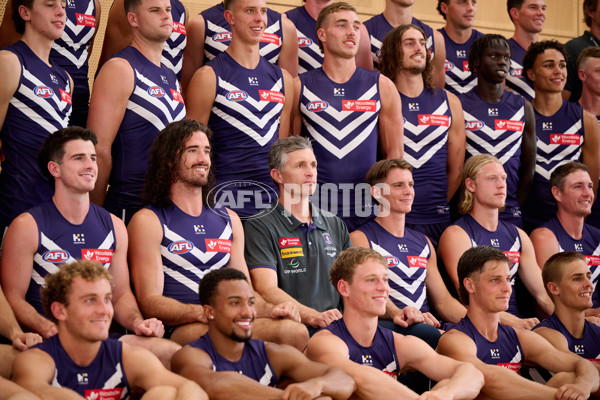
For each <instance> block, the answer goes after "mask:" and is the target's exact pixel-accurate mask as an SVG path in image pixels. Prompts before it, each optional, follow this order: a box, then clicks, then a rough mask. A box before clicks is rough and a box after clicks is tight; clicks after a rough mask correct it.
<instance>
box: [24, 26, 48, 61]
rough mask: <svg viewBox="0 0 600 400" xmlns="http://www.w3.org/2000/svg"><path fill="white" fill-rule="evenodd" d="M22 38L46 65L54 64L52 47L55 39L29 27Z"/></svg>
mask: <svg viewBox="0 0 600 400" xmlns="http://www.w3.org/2000/svg"><path fill="white" fill-rule="evenodd" d="M21 40H22V41H23V42H24V43H25V44H26V45H27V47H29V49H30V50H31V51H32V52H33V53H34V54H35V55H36V56H38V57H39V59H40V60H42V61H43V62H44V63H46V65H48V66H50V67H51V66H52V63H51V62H50V50H51V49H52V43H54V41H53V40H49V39H48V38H46V37H44V36H42V35H40V34H39V33H38V32H33V31H30V30H29V29H27V30H26V31H25V33H24V34H23V36H22V37H21Z"/></svg>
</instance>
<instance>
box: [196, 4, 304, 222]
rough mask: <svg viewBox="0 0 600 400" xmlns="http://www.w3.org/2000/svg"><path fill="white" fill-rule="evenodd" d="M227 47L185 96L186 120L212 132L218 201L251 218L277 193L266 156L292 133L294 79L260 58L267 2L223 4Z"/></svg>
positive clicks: (197, 77) (206, 68)
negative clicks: (278, 142)
mask: <svg viewBox="0 0 600 400" xmlns="http://www.w3.org/2000/svg"><path fill="white" fill-rule="evenodd" d="M224 6H225V19H226V20H227V22H228V23H229V25H230V26H231V44H230V45H229V47H228V48H227V50H226V51H225V52H223V53H221V54H219V55H218V56H217V57H215V59H214V60H213V61H211V62H210V63H208V64H207V65H205V66H204V67H202V68H201V69H199V70H198V71H197V72H196V73H195V74H194V77H193V78H192V80H191V82H190V84H189V87H188V90H187V92H186V96H187V97H186V101H187V102H188V109H189V117H190V118H193V119H196V120H198V121H200V122H201V123H203V124H206V125H208V126H209V127H210V129H211V130H212V131H214V132H215V137H214V140H213V143H212V151H213V155H214V161H215V163H214V165H215V175H216V183H217V185H219V186H220V185H223V186H222V187H221V189H220V191H219V193H220V194H222V197H218V198H217V199H216V200H217V201H218V202H220V203H221V204H222V205H225V206H227V207H229V208H230V209H232V210H233V211H235V212H236V213H237V214H239V215H240V216H241V217H249V216H251V215H253V214H256V213H257V212H259V211H261V210H263V209H264V208H265V207H268V205H269V204H270V202H271V200H272V197H273V195H274V193H275V190H276V189H275V187H274V185H273V182H272V181H271V178H270V176H269V169H268V166H267V154H268V152H269V148H270V146H271V144H272V143H274V142H275V141H276V140H277V138H278V137H286V136H288V135H289V133H290V113H291V107H292V96H293V92H294V87H293V81H292V77H291V76H290V74H289V73H288V72H287V71H286V70H282V69H281V68H280V67H278V66H277V65H274V64H271V63H270V62H269V61H267V59H265V58H264V57H261V55H260V39H261V37H262V36H263V33H264V31H265V29H266V26H267V5H266V1H265V0H227V1H225V2H224Z"/></svg>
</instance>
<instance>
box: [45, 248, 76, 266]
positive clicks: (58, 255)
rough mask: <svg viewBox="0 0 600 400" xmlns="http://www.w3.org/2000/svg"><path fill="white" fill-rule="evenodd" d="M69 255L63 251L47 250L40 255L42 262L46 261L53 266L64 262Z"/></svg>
mask: <svg viewBox="0 0 600 400" xmlns="http://www.w3.org/2000/svg"><path fill="white" fill-rule="evenodd" d="M70 257H71V255H70V254H69V253H68V252H67V251H64V250H49V251H47V252H45V253H44V254H43V255H42V259H43V260H44V261H48V262H51V263H54V264H61V263H64V262H66V261H67V260H68V259H69V258H70Z"/></svg>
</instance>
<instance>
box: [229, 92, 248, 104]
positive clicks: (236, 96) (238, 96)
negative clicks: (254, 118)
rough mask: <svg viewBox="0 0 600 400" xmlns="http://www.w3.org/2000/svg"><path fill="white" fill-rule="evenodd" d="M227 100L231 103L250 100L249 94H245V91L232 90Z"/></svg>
mask: <svg viewBox="0 0 600 400" xmlns="http://www.w3.org/2000/svg"><path fill="white" fill-rule="evenodd" d="M225 98H226V99H227V100H229V101H243V100H246V99H247V98H248V93H246V92H244V91H243V90H232V91H231V92H229V93H227V95H226V96H225Z"/></svg>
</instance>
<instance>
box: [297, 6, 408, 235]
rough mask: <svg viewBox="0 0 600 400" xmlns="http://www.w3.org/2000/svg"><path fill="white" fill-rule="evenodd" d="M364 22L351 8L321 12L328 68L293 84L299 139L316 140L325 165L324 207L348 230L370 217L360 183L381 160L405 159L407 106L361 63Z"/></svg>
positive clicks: (321, 37)
mask: <svg viewBox="0 0 600 400" xmlns="http://www.w3.org/2000/svg"><path fill="white" fill-rule="evenodd" d="M360 25H361V23H360V21H359V19H358V16H357V15H356V10H355V8H354V7H353V6H351V5H350V4H348V3H333V4H331V5H329V6H327V7H325V8H324V9H323V10H321V12H320V13H319V18H318V19H317V36H318V38H319V45H320V46H321V49H322V50H323V53H324V54H325V58H324V61H323V66H322V67H321V68H319V69H316V70H313V71H310V72H307V73H305V74H301V75H300V76H299V77H298V78H296V82H295V87H296V90H295V93H294V94H295V100H294V121H293V132H294V134H296V135H298V134H302V135H303V136H307V137H310V138H311V139H314V141H315V145H314V150H315V155H316V157H317V160H319V166H320V171H321V173H320V174H319V184H320V185H321V187H320V189H319V193H320V194H319V196H320V197H321V200H322V204H321V205H320V208H324V209H326V210H328V211H330V212H332V213H334V214H336V215H337V216H338V217H340V218H342V219H343V220H344V222H346V224H347V225H348V228H349V229H350V230H354V229H355V228H357V227H358V226H359V225H360V224H361V222H363V221H364V217H368V216H370V215H371V209H370V206H369V205H365V204H364V203H365V201H366V200H367V198H368V199H369V200H370V195H369V194H368V191H366V190H360V187H358V185H359V184H362V183H363V182H364V177H365V174H366V173H367V171H368V170H369V168H370V167H371V165H373V164H374V163H375V161H376V159H377V152H378V146H379V149H380V150H381V153H383V156H384V157H386V158H401V157H402V151H403V147H402V137H403V129H402V126H403V123H402V109H401V105H400V96H399V94H398V90H397V89H396V87H395V86H394V84H393V82H392V81H391V80H389V79H388V78H386V77H385V76H383V75H380V74H379V73H377V72H374V71H367V70H364V69H362V68H359V67H357V66H356V62H355V56H356V52H357V51H358V45H359V43H360Z"/></svg>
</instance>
